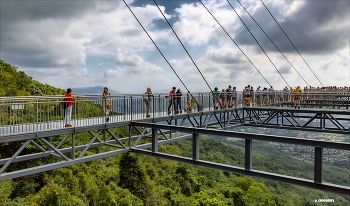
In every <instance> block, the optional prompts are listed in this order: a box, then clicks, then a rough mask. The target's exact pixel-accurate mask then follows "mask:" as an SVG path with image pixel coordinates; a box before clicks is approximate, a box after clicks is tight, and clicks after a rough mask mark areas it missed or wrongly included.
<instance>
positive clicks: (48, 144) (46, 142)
mask: <svg viewBox="0 0 350 206" xmlns="http://www.w3.org/2000/svg"><path fill="white" fill-rule="evenodd" d="M40 140H41V141H43V142H44V143H45V144H46V145H47V146H49V147H50V148H51V149H52V150H53V151H55V152H56V153H57V154H58V155H59V156H61V157H62V158H63V159H64V160H66V161H69V158H68V157H66V156H65V155H64V154H62V152H60V151H59V150H58V149H56V147H54V146H53V145H52V144H50V142H48V141H47V140H46V139H44V138H40Z"/></svg>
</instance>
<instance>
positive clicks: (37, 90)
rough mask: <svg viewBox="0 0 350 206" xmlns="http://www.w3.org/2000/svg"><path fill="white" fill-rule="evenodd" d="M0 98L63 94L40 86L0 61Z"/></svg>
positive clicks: (50, 87)
mask: <svg viewBox="0 0 350 206" xmlns="http://www.w3.org/2000/svg"><path fill="white" fill-rule="evenodd" d="M0 71H1V72H0V80H1V81H0V97H1V96H41V95H60V94H64V90H63V89H57V88H55V87H52V86H50V85H48V84H41V83H40V82H38V81H35V80H33V79H32V77H30V76H27V75H26V74H25V73H24V72H23V71H17V68H16V67H14V66H11V65H10V64H7V63H6V62H4V61H3V60H0Z"/></svg>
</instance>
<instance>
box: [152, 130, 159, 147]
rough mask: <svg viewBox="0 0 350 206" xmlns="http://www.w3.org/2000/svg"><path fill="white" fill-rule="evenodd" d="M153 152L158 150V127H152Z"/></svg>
mask: <svg viewBox="0 0 350 206" xmlns="http://www.w3.org/2000/svg"><path fill="white" fill-rule="evenodd" d="M152 152H153V153H156V152H158V129H155V128H152Z"/></svg>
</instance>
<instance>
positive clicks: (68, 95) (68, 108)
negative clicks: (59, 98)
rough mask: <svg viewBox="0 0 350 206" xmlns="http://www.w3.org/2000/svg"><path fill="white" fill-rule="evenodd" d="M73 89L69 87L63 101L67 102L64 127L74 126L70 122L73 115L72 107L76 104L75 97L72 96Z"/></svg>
mask: <svg viewBox="0 0 350 206" xmlns="http://www.w3.org/2000/svg"><path fill="white" fill-rule="evenodd" d="M72 92H73V91H72V89H71V88H68V89H67V93H66V94H65V95H64V97H65V98H64V99H63V102H64V103H65V108H64V120H63V123H64V127H72V125H71V124H70V119H71V116H72V108H73V104H74V98H73V96H72Z"/></svg>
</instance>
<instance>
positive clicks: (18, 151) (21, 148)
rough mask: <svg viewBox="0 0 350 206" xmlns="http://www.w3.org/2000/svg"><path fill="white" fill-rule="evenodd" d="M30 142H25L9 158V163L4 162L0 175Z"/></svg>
mask: <svg viewBox="0 0 350 206" xmlns="http://www.w3.org/2000/svg"><path fill="white" fill-rule="evenodd" d="M29 142H30V140H28V141H26V142H25V143H24V144H23V145H22V146H21V147H20V148H19V150H17V152H16V153H15V154H14V155H13V156H12V157H11V159H9V161H7V162H6V164H5V165H4V166H2V168H1V170H0V174H1V173H3V172H4V171H5V170H6V168H7V167H8V166H10V164H11V163H12V161H13V160H15V159H16V157H17V156H18V155H19V154H20V153H21V152H22V151H23V150H24V148H26V146H27V145H28V144H29Z"/></svg>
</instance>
